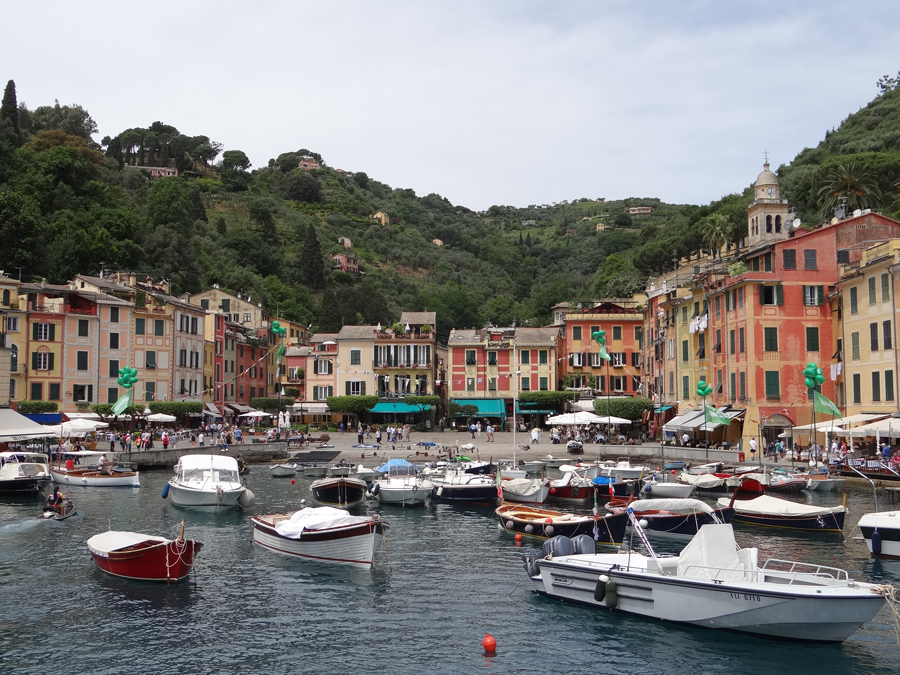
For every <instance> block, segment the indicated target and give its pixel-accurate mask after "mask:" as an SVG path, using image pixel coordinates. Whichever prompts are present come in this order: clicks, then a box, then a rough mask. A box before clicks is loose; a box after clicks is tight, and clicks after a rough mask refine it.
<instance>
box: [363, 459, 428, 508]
mask: <svg viewBox="0 0 900 675" xmlns="http://www.w3.org/2000/svg"><path fill="white" fill-rule="evenodd" d="M377 471H378V473H380V474H387V475H385V476H384V477H382V478H378V479H376V480H374V481H372V485H371V486H370V487H369V492H368V493H369V495H370V496H372V497H377V498H378V501H380V502H381V503H382V504H399V505H403V506H412V505H416V504H424V503H425V500H426V499H427V498H428V496H429V495H430V494H431V489H432V487H433V485H432V483H431V482H430V481H428V480H425V479H423V478H420V477H419V476H418V475H417V472H418V469H417V468H416V466H415V464H410V463H409V462H407V461H406V460H405V459H402V458H395V459H391V460H388V461H387V462H385V463H384V464H382V465H381V466H379V467H378V469H377Z"/></svg>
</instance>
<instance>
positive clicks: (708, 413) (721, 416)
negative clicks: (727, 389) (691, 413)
mask: <svg viewBox="0 0 900 675" xmlns="http://www.w3.org/2000/svg"><path fill="white" fill-rule="evenodd" d="M703 412H704V417H705V418H706V422H707V423H712V424H731V418H730V417H729V416H728V415H726V414H725V413H723V412H721V411H719V410H716V409H715V408H714V407H713V406H711V405H708V406H706V408H705V409H704V411H703Z"/></svg>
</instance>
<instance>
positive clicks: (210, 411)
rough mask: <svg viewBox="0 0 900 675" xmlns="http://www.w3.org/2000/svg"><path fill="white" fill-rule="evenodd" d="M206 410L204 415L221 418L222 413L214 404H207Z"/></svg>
mask: <svg viewBox="0 0 900 675" xmlns="http://www.w3.org/2000/svg"><path fill="white" fill-rule="evenodd" d="M205 405H206V410H204V411H203V414H204V415H210V416H211V417H221V416H222V413H221V412H219V409H218V408H217V407H216V406H215V404H213V403H206V404H205Z"/></svg>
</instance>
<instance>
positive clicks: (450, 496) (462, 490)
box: [431, 483, 497, 504]
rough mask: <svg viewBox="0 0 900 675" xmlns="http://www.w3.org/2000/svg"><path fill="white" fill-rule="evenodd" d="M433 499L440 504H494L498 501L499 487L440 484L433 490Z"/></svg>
mask: <svg viewBox="0 0 900 675" xmlns="http://www.w3.org/2000/svg"><path fill="white" fill-rule="evenodd" d="M431 498H432V499H434V500H436V501H440V502H465V503H468V504H493V503H494V501H495V500H496V499H497V486H496V485H494V484H493V483H486V484H480V485H479V484H476V485H451V484H440V485H435V486H434V487H432V488H431Z"/></svg>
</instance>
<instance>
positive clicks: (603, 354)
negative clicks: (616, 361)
mask: <svg viewBox="0 0 900 675" xmlns="http://www.w3.org/2000/svg"><path fill="white" fill-rule="evenodd" d="M600 358H601V359H603V360H605V361H612V357H611V356H610V355H609V354H607V353H606V346H605V345H601V346H600Z"/></svg>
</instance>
